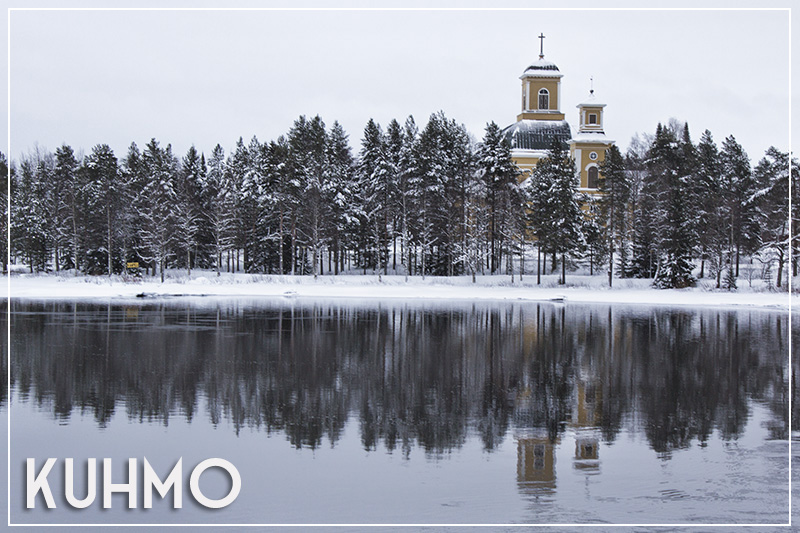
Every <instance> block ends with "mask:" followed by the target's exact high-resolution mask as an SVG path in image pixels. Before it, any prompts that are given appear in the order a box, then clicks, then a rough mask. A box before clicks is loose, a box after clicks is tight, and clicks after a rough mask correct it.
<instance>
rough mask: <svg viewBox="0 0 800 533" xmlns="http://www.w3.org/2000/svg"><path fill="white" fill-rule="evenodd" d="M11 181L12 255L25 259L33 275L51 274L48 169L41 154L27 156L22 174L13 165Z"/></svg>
mask: <svg viewBox="0 0 800 533" xmlns="http://www.w3.org/2000/svg"><path fill="white" fill-rule="evenodd" d="M11 171H12V180H11V185H12V187H11V189H12V190H11V192H12V195H11V227H10V228H9V229H10V240H11V251H12V253H13V254H14V255H21V256H22V257H23V259H24V260H25V261H26V262H27V263H28V266H29V268H30V272H31V273H34V272H43V271H46V270H47V263H48V259H49V256H50V248H49V243H48V231H47V218H46V216H45V194H46V193H45V183H46V180H43V179H42V173H43V172H44V171H45V167H44V165H43V164H42V161H41V157H40V154H33V155H30V156H24V157H23V158H22V159H21V160H20V164H19V172H16V171H15V169H14V167H13V165H12V170H11Z"/></svg>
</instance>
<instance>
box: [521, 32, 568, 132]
mask: <svg viewBox="0 0 800 533" xmlns="http://www.w3.org/2000/svg"><path fill="white" fill-rule="evenodd" d="M538 38H539V41H540V43H539V60H538V61H537V62H535V63H533V64H532V65H530V66H529V67H528V68H527V69H525V72H523V73H522V76H520V79H521V80H522V110H521V112H520V114H519V115H517V122H519V121H520V120H564V113H562V112H561V110H560V106H561V78H562V77H563V76H564V75H563V74H561V72H559V70H558V67H557V66H556V64H555V63H552V62H550V61H546V60H545V58H544V34H541V35H539V37H538Z"/></svg>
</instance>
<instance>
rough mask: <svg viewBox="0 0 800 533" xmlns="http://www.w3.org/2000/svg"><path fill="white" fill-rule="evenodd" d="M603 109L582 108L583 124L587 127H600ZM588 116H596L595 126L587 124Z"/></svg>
mask: <svg viewBox="0 0 800 533" xmlns="http://www.w3.org/2000/svg"><path fill="white" fill-rule="evenodd" d="M602 113H603V108H602V107H584V108H583V119H582V120H583V123H584V124H586V125H589V126H595V125H597V126H601V125H602V124H601V118H602V116H603V114H602ZM589 115H597V122H596V123H595V124H589Z"/></svg>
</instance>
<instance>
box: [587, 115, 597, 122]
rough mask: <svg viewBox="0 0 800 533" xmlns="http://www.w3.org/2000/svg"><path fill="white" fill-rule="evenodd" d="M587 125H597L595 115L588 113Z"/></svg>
mask: <svg viewBox="0 0 800 533" xmlns="http://www.w3.org/2000/svg"><path fill="white" fill-rule="evenodd" d="M589 124H597V115H596V114H594V113H589Z"/></svg>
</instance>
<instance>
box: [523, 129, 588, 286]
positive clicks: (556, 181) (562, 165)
mask: <svg viewBox="0 0 800 533" xmlns="http://www.w3.org/2000/svg"><path fill="white" fill-rule="evenodd" d="M575 175H576V171H575V162H574V161H573V160H572V158H571V157H570V156H569V154H568V153H567V152H566V150H565V147H564V146H563V144H562V143H561V142H558V141H554V142H553V144H552V145H551V147H550V149H549V150H548V152H547V155H546V156H545V157H544V158H542V159H540V160H539V162H538V163H537V164H536V168H535V169H534V171H533V175H532V176H531V180H530V181H531V184H530V188H529V194H530V198H531V218H532V224H531V225H532V228H533V231H534V233H535V235H536V237H537V239H538V241H539V246H540V247H541V249H542V251H544V252H545V253H550V254H552V256H553V258H555V256H556V255H561V279H560V280H559V283H561V284H562V285H563V284H565V283H566V262H567V256H571V257H576V256H578V255H579V254H580V251H581V249H582V248H583V246H584V245H585V240H584V236H583V233H582V231H581V229H582V226H583V221H584V215H583V213H582V211H581V208H580V205H579V204H578V185H577V180H576V179H575ZM553 266H555V263H554V262H553Z"/></svg>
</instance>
